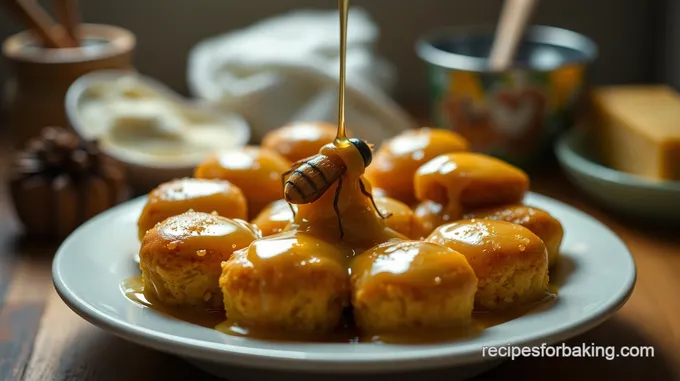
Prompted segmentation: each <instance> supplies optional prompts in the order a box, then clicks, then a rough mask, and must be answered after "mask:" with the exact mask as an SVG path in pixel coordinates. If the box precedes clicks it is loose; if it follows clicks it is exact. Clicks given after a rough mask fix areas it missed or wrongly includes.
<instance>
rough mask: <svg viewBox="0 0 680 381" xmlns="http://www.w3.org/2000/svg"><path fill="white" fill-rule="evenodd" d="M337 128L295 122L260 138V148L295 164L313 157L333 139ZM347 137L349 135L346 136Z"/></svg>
mask: <svg viewBox="0 0 680 381" xmlns="http://www.w3.org/2000/svg"><path fill="white" fill-rule="evenodd" d="M336 133H337V126H335V125H333V124H330V123H324V122H295V123H292V124H289V125H287V126H283V127H281V128H277V129H276V130H272V131H270V132H269V133H267V134H266V135H265V136H264V138H262V147H263V148H267V149H270V150H272V151H276V152H278V153H279V154H280V155H281V156H283V157H285V158H286V159H288V160H290V161H291V162H296V161H298V160H302V159H305V158H308V157H310V156H314V155H316V154H317V153H319V150H320V149H321V147H323V146H324V145H326V144H328V143H331V142H332V141H333V139H335V134H336ZM348 135H349V134H348Z"/></svg>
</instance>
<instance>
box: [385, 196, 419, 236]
mask: <svg viewBox="0 0 680 381" xmlns="http://www.w3.org/2000/svg"><path fill="white" fill-rule="evenodd" d="M374 197H375V204H376V205H377V206H378V210H380V213H382V215H383V216H389V217H387V218H386V219H385V225H387V227H388V228H390V229H392V230H394V231H396V232H398V233H401V234H403V235H405V236H406V237H409V238H416V239H417V238H420V234H421V233H420V232H421V230H422V228H421V227H420V226H417V224H418V221H416V219H415V215H414V214H413V210H411V208H409V207H408V205H406V204H404V203H403V202H401V201H398V200H395V199H393V198H389V197H376V196H374Z"/></svg>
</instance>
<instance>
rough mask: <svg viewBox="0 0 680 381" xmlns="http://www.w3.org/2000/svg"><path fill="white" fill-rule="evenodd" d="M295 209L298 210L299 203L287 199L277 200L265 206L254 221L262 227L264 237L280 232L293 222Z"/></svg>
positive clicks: (254, 223)
mask: <svg viewBox="0 0 680 381" xmlns="http://www.w3.org/2000/svg"><path fill="white" fill-rule="evenodd" d="M291 208H292V209H291ZM293 210H297V205H294V204H288V203H287V202H286V200H277V201H274V202H272V203H271V204H269V205H268V206H267V207H266V208H264V210H262V212H260V214H258V215H257V217H255V219H254V220H253V221H252V223H253V225H255V226H257V227H258V228H260V230H261V231H262V236H264V237H266V236H270V235H273V234H278V233H281V232H282V231H283V230H284V229H286V227H287V226H288V225H289V224H290V223H291V222H293V219H294V216H293Z"/></svg>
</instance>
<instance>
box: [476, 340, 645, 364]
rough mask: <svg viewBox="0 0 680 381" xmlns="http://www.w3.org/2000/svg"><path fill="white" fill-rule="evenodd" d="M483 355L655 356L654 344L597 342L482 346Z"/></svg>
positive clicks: (611, 357) (505, 356)
mask: <svg viewBox="0 0 680 381" xmlns="http://www.w3.org/2000/svg"><path fill="white" fill-rule="evenodd" d="M482 356H483V357H497V358H509V359H512V360H514V359H516V358H521V357H600V358H604V359H607V360H614V359H617V358H635V357H654V347H652V346H622V347H615V346H603V345H595V344H592V343H591V344H586V343H583V344H581V345H567V344H565V343H562V344H558V345H547V344H541V345H537V346H517V345H509V344H508V345H504V346H498V347H482Z"/></svg>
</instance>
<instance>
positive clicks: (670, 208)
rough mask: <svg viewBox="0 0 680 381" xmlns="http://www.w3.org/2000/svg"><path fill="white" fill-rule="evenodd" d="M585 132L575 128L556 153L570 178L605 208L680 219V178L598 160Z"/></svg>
mask: <svg viewBox="0 0 680 381" xmlns="http://www.w3.org/2000/svg"><path fill="white" fill-rule="evenodd" d="M587 143H588V140H587V136H586V134H585V133H583V132H582V131H579V130H577V129H572V130H571V131H570V132H568V133H566V134H564V135H563V136H562V137H561V138H560V139H559V140H558V142H557V145H556V147H555V152H556V155H557V159H558V160H559V162H560V164H561V165H562V167H563V168H564V170H565V171H566V172H567V176H568V177H569V178H570V180H571V181H572V182H573V183H574V184H575V185H576V186H577V187H579V188H581V189H582V190H583V191H584V192H585V193H587V194H588V195H590V196H591V197H592V198H593V199H594V200H595V201H597V202H599V203H600V204H601V205H602V206H603V207H606V208H608V209H611V210H614V211H617V212H620V213H621V214H624V215H627V216H634V217H644V218H650V219H654V220H663V221H680V181H655V180H652V179H647V178H644V177H641V176H635V175H631V174H627V173H624V172H620V171H617V170H614V169H611V168H608V167H605V166H604V165H602V164H600V163H598V162H597V160H595V159H594V155H592V153H591V152H590V150H589V146H588V144H587Z"/></svg>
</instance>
